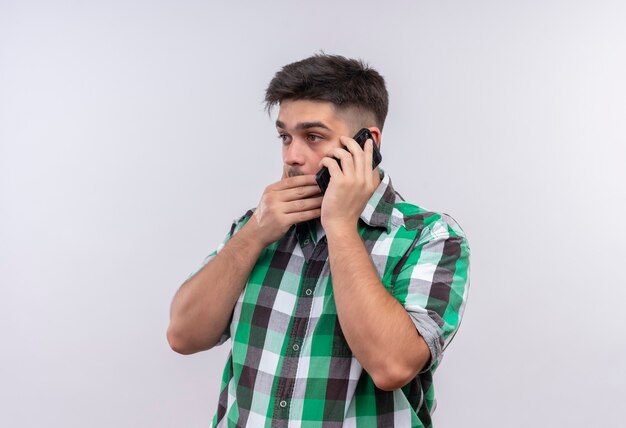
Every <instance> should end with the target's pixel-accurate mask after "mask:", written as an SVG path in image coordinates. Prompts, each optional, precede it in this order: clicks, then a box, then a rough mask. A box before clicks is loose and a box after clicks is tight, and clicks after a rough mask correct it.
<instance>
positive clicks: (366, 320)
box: [321, 137, 431, 390]
mask: <svg viewBox="0 0 626 428" xmlns="http://www.w3.org/2000/svg"><path fill="white" fill-rule="evenodd" d="M341 142H342V144H344V145H345V146H346V148H347V149H348V150H349V151H350V152H348V151H346V150H344V149H342V148H338V149H335V150H334V151H333V152H332V153H330V155H329V156H334V157H336V158H339V159H340V160H341V169H340V168H339V166H338V164H337V162H336V161H335V160H334V159H332V158H331V157H326V158H324V159H323V160H322V161H321V164H322V165H324V166H326V167H327V168H328V169H329V171H330V173H331V176H332V179H331V180H330V184H329V187H328V190H327V191H326V195H325V197H324V201H323V203H322V225H323V227H324V229H325V231H326V236H327V241H328V253H329V261H330V269H331V273H332V278H333V293H334V296H335V304H336V306H337V316H338V318H339V322H340V324H341V328H342V330H343V332H344V335H345V337H346V341H347V342H348V345H349V346H350V349H351V350H352V352H353V353H354V355H355V356H356V358H357V359H358V360H359V362H360V363H361V365H362V366H363V368H365V370H366V371H367V372H368V373H369V374H370V376H372V379H373V380H374V382H375V384H376V385H377V386H378V387H379V388H381V389H384V390H393V389H396V388H400V387H402V386H404V385H405V384H406V383H408V382H409V381H410V380H411V379H412V378H413V377H415V375H416V374H417V373H418V372H419V371H420V370H421V369H422V368H423V367H424V366H425V365H426V363H427V362H428V360H429V359H430V358H431V355H430V351H429V348H428V346H427V344H426V342H425V341H424V339H423V338H422V337H421V336H420V335H419V333H418V331H417V329H416V328H415V325H414V324H413V322H412V320H411V318H410V317H409V315H408V313H407V311H406V310H405V308H404V307H403V306H402V304H400V302H398V300H396V299H395V298H394V297H393V296H392V295H391V294H389V292H387V290H386V289H385V287H384V286H383V285H382V283H381V282H380V279H379V278H378V273H377V272H376V270H375V268H374V266H373V265H372V262H371V260H370V257H369V254H368V252H367V250H366V248H365V246H364V245H363V242H362V240H361V237H360V236H359V234H358V232H357V222H358V219H359V216H360V213H361V212H362V211H363V208H364V207H365V205H366V204H367V201H368V199H369V198H370V197H371V195H372V194H373V192H374V191H375V190H376V187H377V186H378V184H379V182H380V178H379V175H378V170H377V169H375V170H374V171H372V169H371V164H372V142H371V141H367V142H366V144H365V147H364V149H365V150H364V151H363V150H361V149H360V147H359V146H358V145H357V144H356V142H354V140H352V139H349V138H345V137H342V138H341Z"/></svg>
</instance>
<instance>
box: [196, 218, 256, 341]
mask: <svg viewBox="0 0 626 428" xmlns="http://www.w3.org/2000/svg"><path fill="white" fill-rule="evenodd" d="M251 215H252V211H248V213H246V214H245V215H244V216H242V217H241V218H239V219H238V220H234V221H233V223H232V225H231V226H230V230H229V231H228V233H227V234H226V236H225V237H224V239H223V241H222V242H221V243H220V244H219V245H218V246H217V248H216V249H215V250H214V251H213V252H212V253H211V254H209V255H208V256H206V257H205V258H204V260H203V261H202V263H201V264H200V266H199V267H198V268H197V269H196V270H194V271H193V272H191V273H190V274H189V275H188V276H187V279H186V280H185V282H187V281H189V279H190V278H191V277H193V276H194V275H195V274H197V273H198V272H200V271H201V270H202V268H203V267H205V266H206V265H207V264H208V263H209V262H210V261H211V260H213V259H214V258H215V256H216V255H217V254H218V253H219V252H220V251H222V248H224V246H225V245H226V244H227V243H228V241H230V238H232V237H233V235H234V234H235V233H237V232H238V231H239V230H240V229H241V228H242V227H243V225H244V224H246V222H247V221H248V219H249V218H250V216H251ZM231 317H232V315H231ZM229 338H230V322H229V323H228V325H227V327H226V330H225V331H224V332H223V333H222V335H221V336H220V339H219V340H218V342H217V343H216V344H215V346H219V345H221V344H223V343H224V342H226V341H227V340H228V339H229Z"/></svg>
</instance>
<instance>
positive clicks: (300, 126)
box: [276, 120, 331, 131]
mask: <svg viewBox="0 0 626 428" xmlns="http://www.w3.org/2000/svg"><path fill="white" fill-rule="evenodd" d="M276 127H277V128H282V129H285V124H284V123H283V122H281V121H280V120H277V121H276ZM309 128H323V129H328V130H329V131H330V130H331V129H330V128H329V127H328V126H327V125H326V124H324V123H323V122H300V123H298V124H297V125H296V129H298V130H301V129H309Z"/></svg>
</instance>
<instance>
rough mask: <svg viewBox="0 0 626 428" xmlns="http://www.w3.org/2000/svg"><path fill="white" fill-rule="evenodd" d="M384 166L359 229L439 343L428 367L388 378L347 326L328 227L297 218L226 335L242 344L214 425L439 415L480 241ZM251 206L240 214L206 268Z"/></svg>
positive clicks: (367, 423)
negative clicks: (436, 387)
mask: <svg viewBox="0 0 626 428" xmlns="http://www.w3.org/2000/svg"><path fill="white" fill-rule="evenodd" d="M381 174H382V175H383V179H382V181H381V183H380V185H379V187H378V188H377V190H376V191H375V192H374V194H373V195H372V197H371V198H370V200H369V201H368V204H367V206H366V207H365V209H364V211H363V213H362V214H361V221H359V225H358V231H359V234H360V235H361V237H362V238H363V242H364V244H365V246H366V248H367V250H368V251H369V253H370V255H371V259H372V261H373V264H374V266H375V267H376V270H377V271H378V274H379V276H380V278H381V282H382V284H383V285H384V286H385V288H386V289H387V290H388V291H389V293H391V294H392V295H393V296H394V297H395V298H396V299H397V300H398V302H400V303H401V304H402V305H403V306H404V308H405V309H406V311H407V314H408V315H409V316H410V318H411V320H412V321H413V323H414V324H415V327H416V328H417V330H418V331H419V333H420V335H421V336H422V337H423V338H424V340H425V341H426V343H427V345H428V347H429V348H430V353H431V360H430V362H429V363H428V365H427V367H425V368H424V369H423V370H422V372H420V373H419V374H418V375H417V376H416V377H415V378H414V379H413V380H411V381H410V382H409V383H408V384H407V385H405V386H404V387H402V388H400V389H396V390H394V391H383V390H381V389H379V388H377V387H376V385H375V384H374V382H373V380H372V378H371V377H370V376H369V374H368V373H367V372H366V371H365V370H363V368H362V367H361V364H360V363H359V361H358V360H357V359H356V358H355V357H354V355H353V354H352V352H351V350H350V348H349V346H348V344H347V342H346V339H345V337H344V335H343V333H342V331H341V326H340V325H339V322H338V319H337V309H336V307H335V301H334V298H333V289H332V277H331V271H330V267H329V263H328V246H327V243H326V237H325V236H323V237H321V238H319V239H317V236H316V233H315V228H310V227H309V226H310V224H300V225H297V226H292V227H291V229H289V231H288V232H287V233H286V234H285V236H284V237H283V238H281V239H280V240H278V241H277V242H275V243H273V244H271V245H270V246H269V247H267V248H266V249H265V250H264V251H263V252H262V253H261V255H260V257H259V259H258V261H257V263H256V265H255V267H254V268H253V270H252V272H251V273H250V276H249V279H248V282H247V284H246V286H245V288H244V289H243V291H242V293H241V295H240V297H239V299H238V301H237V303H236V304H235V307H234V311H233V315H232V321H231V322H230V327H229V328H228V330H227V331H226V332H224V334H223V335H222V337H221V339H220V342H219V343H220V344H221V343H224V342H225V341H226V340H227V339H228V338H231V339H232V350H231V353H230V355H229V358H228V361H227V363H226V367H225V368H224V374H223V376H222V384H221V393H220V398H219V404H218V408H217V413H216V415H215V417H214V418H213V426H214V427H254V428H256V427H385V428H386V427H401V428H406V427H429V426H431V412H432V411H433V410H434V408H435V398H434V391H433V373H434V371H435V369H436V368H437V366H438V365H439V362H440V360H441V357H442V353H443V350H444V349H445V348H446V346H447V345H448V344H449V343H450V341H451V340H452V337H453V336H454V334H455V333H456V331H457V329H458V327H459V323H460V321H461V316H462V314H463V310H464V307H465V302H466V297H467V290H468V267H469V265H468V263H469V247H468V243H467V240H466V238H465V235H464V233H463V231H462V230H461V228H460V227H459V225H458V224H457V223H456V222H455V221H454V220H453V219H452V218H451V217H449V216H448V215H445V214H438V213H434V212H429V211H427V210H424V209H422V208H420V207H418V206H415V205H411V204H408V203H406V202H404V200H403V199H402V197H401V196H400V195H399V194H398V193H396V192H395V191H394V189H393V187H392V185H391V181H390V179H389V176H388V175H384V173H381ZM251 215H252V211H249V212H248V213H246V214H245V215H244V216H243V217H242V218H240V219H239V220H237V221H235V222H234V223H233V225H232V227H231V230H230V232H229V234H228V235H227V237H226V240H225V241H224V243H223V244H222V245H221V246H220V247H219V248H218V249H217V250H216V251H215V252H213V253H212V254H210V255H209V256H208V257H207V258H206V259H205V260H204V262H203V263H202V266H201V267H200V268H199V269H198V270H196V272H197V271H199V270H200V269H201V268H202V267H203V266H204V265H205V264H206V263H208V262H209V261H210V260H211V259H212V258H213V257H214V256H215V255H216V254H217V253H218V252H219V251H220V249H221V248H222V247H223V246H224V244H225V243H226V242H227V241H228V239H230V237H231V236H232V235H233V234H234V233H236V232H237V231H238V230H239V229H240V228H241V227H242V226H243V225H244V224H245V222H246V221H247V220H248V219H249V218H250V216H251ZM316 241H317V242H316ZM194 274H195V272H194V273H193V274H191V275H190V276H193V275H194ZM364 316H367V314H364Z"/></svg>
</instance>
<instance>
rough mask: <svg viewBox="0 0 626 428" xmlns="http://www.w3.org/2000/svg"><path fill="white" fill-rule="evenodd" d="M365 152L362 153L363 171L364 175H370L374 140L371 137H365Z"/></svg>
mask: <svg viewBox="0 0 626 428" xmlns="http://www.w3.org/2000/svg"><path fill="white" fill-rule="evenodd" d="M364 149H365V153H364V155H365V156H364V160H363V162H364V165H363V168H364V171H365V174H366V175H365V176H366V177H369V176H371V174H370V171H371V170H372V159H373V157H374V142H373V141H372V140H371V139H369V138H368V139H367V140H366V141H365V147H364Z"/></svg>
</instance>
